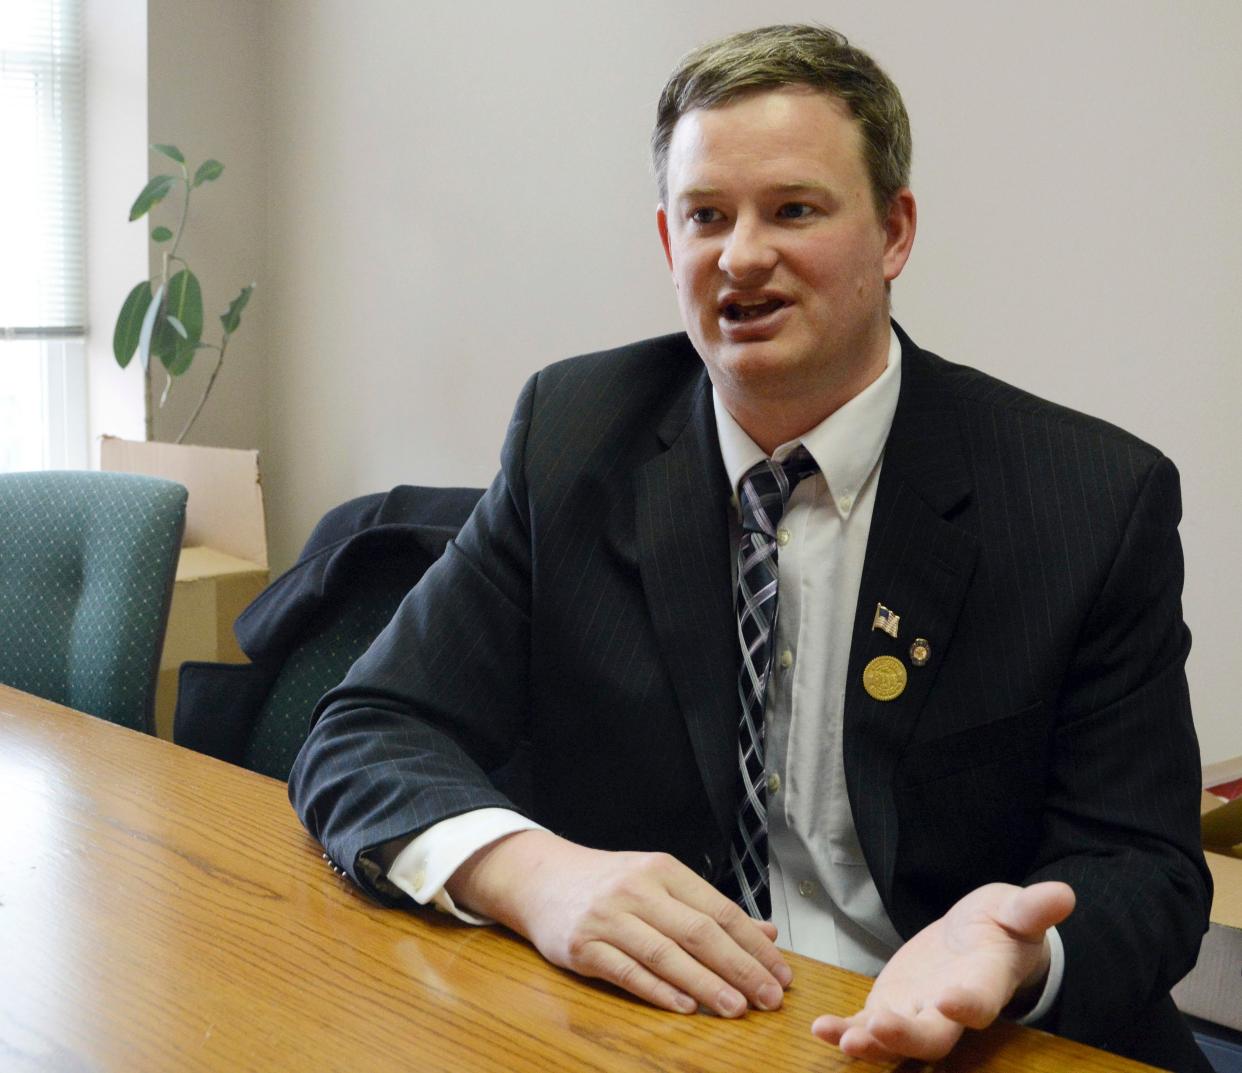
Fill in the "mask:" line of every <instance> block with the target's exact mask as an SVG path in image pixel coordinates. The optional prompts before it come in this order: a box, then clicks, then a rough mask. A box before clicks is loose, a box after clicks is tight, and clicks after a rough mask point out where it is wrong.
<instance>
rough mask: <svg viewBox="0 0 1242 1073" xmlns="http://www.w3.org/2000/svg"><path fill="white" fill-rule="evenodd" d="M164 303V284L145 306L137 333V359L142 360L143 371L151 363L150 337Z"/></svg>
mask: <svg viewBox="0 0 1242 1073" xmlns="http://www.w3.org/2000/svg"><path fill="white" fill-rule="evenodd" d="M163 303H164V284H162V283H161V284H160V285H159V289H158V290H157V291H156V292H155V296H154V297H153V298H152V299H151V304H150V305H149V306H147V311H146V313H144V314H143V317H142V328H141V330H140V331H139V333H138V357H140V358H141V359H142V368H143V371H144V372H145V371H146V368H147V366H148V365H149V364H150V361H151V336H152V335H153V334H154V333H155V315H156V314H157V313H158V312H159V311H160V306H161V305H163Z"/></svg>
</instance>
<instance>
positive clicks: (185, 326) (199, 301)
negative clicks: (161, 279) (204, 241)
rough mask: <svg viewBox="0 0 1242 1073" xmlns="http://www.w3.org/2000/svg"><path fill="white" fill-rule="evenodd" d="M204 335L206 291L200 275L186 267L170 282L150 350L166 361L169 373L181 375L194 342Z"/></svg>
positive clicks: (153, 333) (192, 354) (188, 360)
mask: <svg viewBox="0 0 1242 1073" xmlns="http://www.w3.org/2000/svg"><path fill="white" fill-rule="evenodd" d="M178 329H182V330H178ZM183 332H184V334H183ZM202 337H203V292H202V289H201V288H200V287H199V285H198V277H196V276H195V275H194V273H193V272H191V271H190V270H189V269H188V268H183V269H182V270H181V271H180V272H178V273H177V274H176V275H175V276H173V278H172V279H170V280H169V281H168V295H167V297H166V298H165V300H164V310H163V312H162V314H161V315H160V316H159V317H158V318H157V319H156V324H155V330H154V332H152V335H151V353H152V354H154V355H155V356H156V357H157V358H159V359H160V361H161V362H163V364H164V368H165V369H167V370H168V373H169V375H170V376H180V375H181V373H183V372H185V370H186V369H188V368H189V367H190V362H191V361H193V360H194V345H195V344H196V343H197V342H198V341H199V340H200V339H201V338H202ZM178 369H179V370H180V371H175V370H178Z"/></svg>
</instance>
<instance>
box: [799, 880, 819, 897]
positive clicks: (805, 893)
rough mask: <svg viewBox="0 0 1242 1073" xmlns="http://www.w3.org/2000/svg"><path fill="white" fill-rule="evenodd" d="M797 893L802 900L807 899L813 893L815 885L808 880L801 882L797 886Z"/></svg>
mask: <svg viewBox="0 0 1242 1073" xmlns="http://www.w3.org/2000/svg"><path fill="white" fill-rule="evenodd" d="M798 893H799V894H801V895H802V897H804V898H809V897H810V896H811V895H812V894H814V893H815V884H814V883H812V882H811V881H810V880H809V879H804V880H802V882H801V883H799V884H798Z"/></svg>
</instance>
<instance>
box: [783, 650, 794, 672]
mask: <svg viewBox="0 0 1242 1073" xmlns="http://www.w3.org/2000/svg"><path fill="white" fill-rule="evenodd" d="M792 666H793V653H792V652H791V651H789V649H788V648H787V649H785V651H784V652H782V653H781V670H783V671H787V670H789V668H790V667H792Z"/></svg>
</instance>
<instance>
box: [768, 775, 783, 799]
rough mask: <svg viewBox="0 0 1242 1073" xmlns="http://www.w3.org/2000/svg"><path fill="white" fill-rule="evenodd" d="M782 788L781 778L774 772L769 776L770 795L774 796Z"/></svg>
mask: <svg viewBox="0 0 1242 1073" xmlns="http://www.w3.org/2000/svg"><path fill="white" fill-rule="evenodd" d="M780 788H781V777H780V776H779V775H778V774H777V773H776V772H775V771H774V772H772V774H771V775H769V776H768V793H770V794H774V793H777V792H779V790H780Z"/></svg>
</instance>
